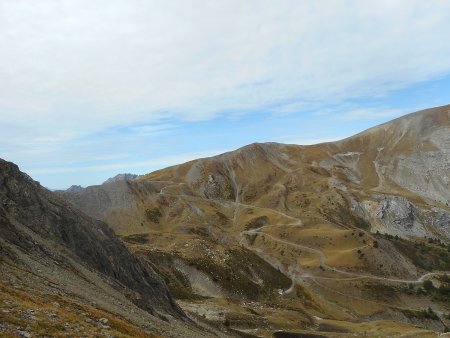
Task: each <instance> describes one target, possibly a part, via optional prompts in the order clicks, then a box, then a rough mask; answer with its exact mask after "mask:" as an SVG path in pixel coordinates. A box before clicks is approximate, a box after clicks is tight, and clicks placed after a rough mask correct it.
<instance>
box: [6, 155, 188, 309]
mask: <svg viewBox="0 0 450 338" xmlns="http://www.w3.org/2000/svg"><path fill="white" fill-rule="evenodd" d="M0 223H1V227H0V251H2V252H7V253H10V254H11V256H12V253H11V246H12V247H13V248H14V247H20V248H21V250H22V251H24V252H26V253H27V254H28V255H30V256H33V255H40V256H45V257H46V258H47V259H51V260H53V261H55V262H56V263H57V264H61V262H62V263H63V264H67V265H70V264H69V262H70V259H74V260H76V261H77V262H79V263H81V264H83V265H84V266H86V267H88V268H89V269H93V270H95V271H97V272H99V273H101V274H102V275H104V276H106V277H107V278H108V279H109V280H112V282H113V283H115V284H117V285H118V287H120V288H123V287H125V288H126V289H127V290H129V297H130V298H131V299H132V301H133V302H134V303H135V304H137V305H138V306H139V307H141V308H143V309H145V310H147V311H150V312H153V311H155V310H158V311H162V312H164V313H168V314H170V315H172V316H174V317H184V314H183V313H182V311H181V310H180V309H179V308H178V306H177V305H176V304H175V302H174V301H173V300H172V298H171V296H170V294H169V293H168V290H167V288H166V286H165V284H164V282H163V281H162V280H161V279H160V278H159V276H158V275H157V274H156V273H155V272H154V271H153V269H152V268H151V267H150V266H149V265H148V264H147V263H144V262H143V261H141V260H140V259H138V258H137V257H135V256H134V255H133V254H131V253H130V251H129V250H128V249H127V248H126V247H125V246H124V245H123V243H122V242H121V241H120V240H118V239H117V237H116V236H115V235H114V233H113V231H112V230H111V229H110V228H109V227H108V226H107V225H106V224H105V223H103V222H100V221H96V220H93V219H91V218H90V217H88V216H86V215H85V214H83V213H81V212H80V211H78V210H76V209H75V208H73V207H72V206H71V205H70V204H69V203H68V202H66V201H65V200H64V199H62V198H61V197H59V196H58V195H56V194H54V193H52V192H50V191H48V190H46V189H45V188H43V187H41V186H40V185H39V184H38V183H37V182H35V181H33V180H32V179H31V178H30V177H29V176H27V175H26V174H24V173H22V172H20V171H19V168H18V167H17V166H16V165H15V164H13V163H10V162H6V161H4V160H0Z"/></svg>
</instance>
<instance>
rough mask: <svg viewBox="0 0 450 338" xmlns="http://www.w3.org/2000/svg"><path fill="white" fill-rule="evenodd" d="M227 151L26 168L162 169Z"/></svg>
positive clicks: (33, 170)
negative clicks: (81, 164) (95, 163)
mask: <svg viewBox="0 0 450 338" xmlns="http://www.w3.org/2000/svg"><path fill="white" fill-rule="evenodd" d="M223 152H225V151H224V150H217V151H203V152H195V153H188V154H179V155H175V156H163V157H159V158H155V159H151V160H143V161H132V162H114V163H108V164H101V165H85V166H80V165H76V166H67V167H47V168H45V167H44V168H32V167H30V168H25V170H26V171H28V172H30V173H31V174H35V175H42V174H59V173H73V172H92V171H102V172H104V171H109V170H118V171H121V170H122V171H123V170H125V171H130V170H135V169H140V168H146V169H149V168H151V169H153V170H155V169H160V168H163V167H166V166H171V165H176V164H180V163H184V162H188V161H191V160H194V159H198V158H203V157H210V156H214V155H218V154H221V153H223Z"/></svg>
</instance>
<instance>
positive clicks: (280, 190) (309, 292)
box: [0, 106, 450, 337]
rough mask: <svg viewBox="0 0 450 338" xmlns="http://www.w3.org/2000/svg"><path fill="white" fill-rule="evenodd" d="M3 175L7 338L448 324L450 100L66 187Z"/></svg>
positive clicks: (375, 331)
mask: <svg viewBox="0 0 450 338" xmlns="http://www.w3.org/2000/svg"><path fill="white" fill-rule="evenodd" d="M0 169H1V171H0V179H1V182H2V184H1V186H0V189H1V190H0V196H1V205H0V217H1V218H0V219H1V225H2V227H1V230H0V231H1V232H0V235H1V237H0V244H1V246H0V250H1V253H2V255H1V265H0V267H1V269H2V270H3V271H2V274H1V278H0V281H1V283H2V284H1V287H2V298H3V299H1V300H0V301H2V302H3V303H0V304H1V306H2V311H3V312H1V311H0V316H1V317H0V318H2V324H1V325H2V326H1V327H0V330H2V331H0V332H8V333H11V334H20V333H19V332H27V333H29V334H37V335H39V334H42V333H43V332H45V330H50V326H51V324H52V323H55V322H57V323H58V325H59V326H55V325H53V326H51V327H52V330H54V331H52V332H55V334H56V332H58V334H60V333H61V332H65V333H67V334H74V332H85V333H82V335H87V336H88V335H89V334H93V335H107V334H110V335H112V336H127V335H128V336H145V335H157V336H158V335H160V336H173V337H189V336H192V337H200V336H211V337H214V336H227V337H228V336H244V337H350V336H352V337H353V336H357V337H387V336H389V337H400V336H401V337H438V336H439V335H440V334H444V332H446V331H448V330H449V327H450V277H449V275H450V207H449V201H450V106H443V107H438V108H433V109H428V110H424V111H420V112H417V113H413V114H410V115H407V116H404V117H402V118H399V119H396V120H394V121H391V122H389V123H386V124H383V125H380V126H377V127H374V128H372V129H369V130H366V131H364V132H362V133H360V134H358V135H355V136H353V137H350V138H348V139H344V140H341V141H338V142H330V143H323V144H318V145H311V146H299V145H287V144H277V143H263V144H251V145H248V146H245V147H243V148H240V149H238V150H236V151H232V152H229V153H225V154H221V155H218V156H215V157H211V158H204V159H198V160H194V161H191V162H188V163H184V164H181V165H177V166H173V167H169V168H166V169H163V170H159V171H156V172H152V173H149V174H147V175H143V176H138V177H137V176H133V175H129V174H126V175H119V176H118V177H116V179H110V180H108V181H106V182H105V183H103V184H102V185H97V186H91V187H87V188H76V189H69V190H67V191H59V192H57V193H56V194H55V193H51V192H49V191H47V190H46V189H44V188H42V187H40V186H39V185H38V184H37V183H36V182H34V181H32V179H30V178H29V177H28V176H26V175H25V174H23V173H21V172H20V171H19V170H18V168H17V167H16V166H15V165H13V164H11V163H8V162H4V161H2V162H1V168H0ZM116 236H117V237H116ZM56 304H58V305H56ZM30 311H33V312H30ZM48 313H52V314H54V315H55V316H56V317H52V316H50V315H49V314H48ZM31 317H33V318H38V319H39V320H41V319H42V318H45V320H44V321H43V323H44V324H42V325H48V327H45V328H43V327H41V326H40V325H41V324H39V325H38V324H37V322H39V323H40V322H41V321H37V320H35V321H34V320H33V319H30V318H31ZM103 319H105V320H103ZM39 330H41V331H39ZM83 330H84V331H83Z"/></svg>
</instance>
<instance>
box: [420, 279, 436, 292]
mask: <svg viewBox="0 0 450 338" xmlns="http://www.w3.org/2000/svg"><path fill="white" fill-rule="evenodd" d="M422 286H423V288H424V289H425V290H426V291H427V292H429V291H431V290H433V289H434V286H433V283H432V282H431V281H430V280H426V281H425V282H423V284H422Z"/></svg>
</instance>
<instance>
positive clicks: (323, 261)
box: [242, 226, 450, 292]
mask: <svg viewBox="0 0 450 338" xmlns="http://www.w3.org/2000/svg"><path fill="white" fill-rule="evenodd" d="M265 227H266V226H265ZM262 228H263V227H261V228H258V229H253V230H248V231H243V232H242V234H246V233H247V234H257V235H261V236H265V237H269V238H270V239H272V240H273V241H275V242H279V243H283V244H286V245H290V246H293V247H296V248H299V249H300V250H303V251H308V252H311V253H313V254H316V255H317V256H319V260H320V265H321V266H322V267H323V268H324V269H326V270H329V271H333V272H336V273H339V274H344V275H348V276H352V277H347V278H339V277H321V276H314V275H310V274H307V275H300V276H295V277H294V278H295V279H297V280H298V279H299V280H304V279H324V280H339V281H350V280H357V279H372V280H382V281H388V282H395V283H410V284H419V283H422V282H424V281H425V280H427V279H430V278H433V277H436V276H442V275H446V274H450V271H439V272H428V273H426V274H424V275H422V276H420V277H419V278H418V279H415V280H411V279H398V278H389V277H380V276H374V275H368V274H361V273H356V272H348V271H344V270H340V269H338V268H335V267H332V266H329V265H328V264H327V263H326V255H325V254H324V253H323V251H321V250H319V249H316V248H311V247H308V246H304V245H301V244H297V243H292V242H289V241H285V240H282V239H279V238H276V237H274V236H272V235H270V234H268V233H266V232H262V231H261V230H262ZM286 292H287V290H286Z"/></svg>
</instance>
